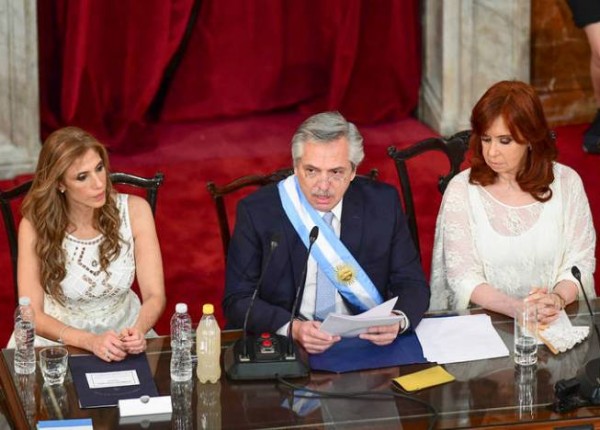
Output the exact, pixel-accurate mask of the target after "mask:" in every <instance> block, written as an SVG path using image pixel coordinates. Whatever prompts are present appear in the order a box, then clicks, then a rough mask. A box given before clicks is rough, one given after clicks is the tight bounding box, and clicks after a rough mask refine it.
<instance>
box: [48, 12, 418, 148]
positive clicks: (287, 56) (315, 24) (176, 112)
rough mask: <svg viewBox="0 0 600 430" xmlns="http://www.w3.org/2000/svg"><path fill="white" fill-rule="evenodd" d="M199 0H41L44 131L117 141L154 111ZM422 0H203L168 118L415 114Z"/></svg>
mask: <svg viewBox="0 0 600 430" xmlns="http://www.w3.org/2000/svg"><path fill="white" fill-rule="evenodd" d="M193 2H194V0H171V1H166V0H144V1H138V0H103V1H92V0H78V1H68V0H55V1H51V0H38V14H39V32H40V35H39V38H40V91H41V109H42V113H41V114H42V123H43V125H44V131H45V132H47V131H50V130H52V129H54V128H56V127H59V126H62V125H66V124H74V125H79V126H81V127H83V128H86V129H88V130H89V131H91V132H92V133H94V134H96V135H97V136H98V137H99V138H101V139H103V140H105V141H106V142H107V144H108V145H109V146H110V147H111V148H113V149H128V146H129V145H132V144H131V143H130V142H129V140H128V138H127V137H128V136H130V135H131V131H132V130H135V129H136V127H138V126H139V125H140V124H142V123H143V122H144V121H145V119H146V118H147V114H148V109H149V107H150V105H151V103H152V100H153V99H154V97H155V96H156V94H157V92H158V90H159V87H160V85H161V82H162V81H163V74H164V71H165V68H166V66H167V64H168V63H169V61H170V60H171V59H172V58H173V55H174V53H175V52H176V50H177V48H178V46H179V44H180V43H181V40H182V37H183V34H184V31H185V28H186V25H187V23H188V20H189V18H190V11H191V10H192V6H193ZM418 3H419V2H418V0H402V1H396V0H377V1H372V0H302V1H289V0H227V1H220V0H202V2H201V7H200V12H199V15H198V18H197V20H196V21H195V22H194V23H193V28H192V33H191V38H190V39H189V43H188V44H187V47H186V49H185V51H184V53H183V56H182V57H181V61H180V63H179V64H178V67H177V69H176V71H175V74H174V79H173V80H172V82H171V83H170V85H169V86H168V87H166V88H167V92H166V98H165V100H164V103H163V104H162V110H161V112H160V116H159V120H160V121H168V122H176V121H195V120H201V119H205V118H215V117H227V116H239V115H247V114H252V113H260V112H269V111H274V110H283V109H294V110H300V111H302V112H306V113H307V114H308V113H313V112H317V111H322V110H330V109H337V110H340V111H341V112H342V113H344V114H345V115H346V116H347V117H348V118H349V119H351V120H353V121H356V122H358V123H363V124H364V123H373V122H377V121H382V120H388V119H398V118H402V117H405V116H407V115H408V114H409V113H410V112H411V111H412V110H413V109H414V108H415V107H416V104H417V98H418V88H419V81H420V34H419V32H420V26H419V12H418V9H419V5H418Z"/></svg>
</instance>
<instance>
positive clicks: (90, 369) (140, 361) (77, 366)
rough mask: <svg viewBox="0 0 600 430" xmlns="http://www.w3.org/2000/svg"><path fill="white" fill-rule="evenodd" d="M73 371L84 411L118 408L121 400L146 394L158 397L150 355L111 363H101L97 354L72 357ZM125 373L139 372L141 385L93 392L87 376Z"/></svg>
mask: <svg viewBox="0 0 600 430" xmlns="http://www.w3.org/2000/svg"><path fill="white" fill-rule="evenodd" d="M69 368H70V369H71V376H72V377H73V383H74V384H75V389H76V390H77V395H78V396H79V407H81V408H82V409H85V408H102V407H109V406H117V405H118V403H119V400H120V399H133V398H139V397H141V396H143V395H146V396H150V397H155V396H158V390H157V389H156V384H155V383H154V378H153V377H152V372H151V371H150V365H149V364H148V359H147V358H146V354H138V355H128V356H127V358H125V360H123V361H113V362H110V363H107V362H106V361H102V360H100V359H99V358H98V357H96V356H95V355H76V356H71V357H69ZM121 370H135V371H136V372H137V375H138V379H139V380H140V384H139V385H130V386H126V387H111V388H94V389H91V388H90V387H89V385H88V382H87V379H86V376H85V374H86V373H95V372H117V371H121Z"/></svg>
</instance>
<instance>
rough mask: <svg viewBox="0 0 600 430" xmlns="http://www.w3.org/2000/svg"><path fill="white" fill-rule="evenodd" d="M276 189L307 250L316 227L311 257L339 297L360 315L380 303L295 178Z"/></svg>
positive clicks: (361, 270)
mask: <svg viewBox="0 0 600 430" xmlns="http://www.w3.org/2000/svg"><path fill="white" fill-rule="evenodd" d="M278 188H279V198H280V199H281V204H282V205H283V209H284V210H285V213H286V215H287V217H288V218H289V220H290V222H291V223H292V225H293V226H294V228H295V229H296V232H297V233H298V235H299V236H300V238H301V239H302V241H303V242H304V245H305V246H306V248H307V249H308V246H309V241H308V236H309V232H310V230H311V229H312V227H313V226H315V225H316V226H317V227H319V236H318V237H317V240H316V242H315V243H314V245H313V249H312V256H313V257H314V259H315V260H316V261H317V263H318V264H319V267H320V268H321V270H322V271H323V272H324V273H325V274H326V275H327V277H328V278H329V280H330V281H331V282H332V283H333V285H334V286H335V288H336V289H337V290H338V291H339V293H340V294H341V295H342V296H344V298H346V300H348V301H349V302H350V303H351V304H352V305H353V306H354V307H356V308H357V309H359V310H360V311H361V312H364V311H366V310H368V309H371V308H372V307H374V306H376V305H379V304H381V303H383V299H382V297H381V294H379V291H378V290H377V288H376V287H375V285H374V284H373V282H372V281H371V280H370V279H369V277H368V276H367V274H366V273H365V271H364V270H363V269H362V267H360V265H359V264H358V262H357V261H356V259H355V258H354V257H353V256H352V254H350V251H348V249H347V248H346V246H345V245H344V244H343V243H342V241H341V240H340V239H339V238H338V237H337V236H336V234H335V232H334V231H333V230H332V229H331V228H330V227H329V226H328V225H327V224H326V223H325V221H323V219H322V218H321V217H320V216H319V213H318V212H317V211H316V210H315V209H313V207H312V206H311V205H310V204H309V203H308V201H307V200H306V197H305V196H304V194H302V191H301V190H300V186H299V184H298V179H297V178H296V175H292V176H289V177H288V178H287V179H285V180H283V181H281V182H279V184H278Z"/></svg>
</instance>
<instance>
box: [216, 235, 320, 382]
mask: <svg viewBox="0 0 600 430" xmlns="http://www.w3.org/2000/svg"><path fill="white" fill-rule="evenodd" d="M318 234H319V229H318V227H314V228H313V229H312V230H311V232H310V236H309V242H310V245H309V248H308V253H309V254H308V255H310V249H311V248H312V244H313V243H314V241H315V240H316V239H317V236H318ZM278 242H279V238H278V237H277V236H275V235H274V236H273V238H272V239H271V249H270V251H269V255H268V256H267V259H266V263H265V267H264V269H263V272H262V273H261V275H260V277H259V279H258V282H257V283H256V289H255V290H254V293H253V294H252V298H251V299H250V304H249V305H248V309H247V311H246V316H245V318H244V326H243V327H244V328H243V330H244V331H243V334H242V338H241V339H239V340H238V341H236V342H235V343H234V344H233V346H231V347H229V348H228V349H227V350H226V351H225V356H224V357H223V364H224V368H225V373H226V374H227V376H228V377H229V378H230V379H233V380H257V379H278V378H285V377H287V378H300V377H304V376H307V375H308V365H307V364H306V361H307V360H306V358H304V357H296V356H295V355H294V348H293V345H292V347H291V354H290V353H289V351H290V348H288V347H287V346H288V342H289V341H290V340H289V337H286V336H282V335H278V334H272V333H268V332H265V333H261V334H260V335H259V336H248V335H247V324H248V320H249V319H250V318H249V316H250V312H251V310H252V307H253V306H254V301H255V299H256V296H257V295H258V292H259V289H260V287H261V285H262V283H263V278H264V276H265V272H266V270H267V266H268V264H269V262H270V260H271V256H272V255H273V251H274V250H275V248H276V247H277V246H278ZM308 255H307V257H306V260H307V261H306V263H305V265H304V269H303V272H302V278H305V277H306V270H307V269H306V266H307V264H308ZM298 297H299V293H298V291H296V299H295V301H294V305H293V308H294V310H293V312H295V309H296V307H297V302H298ZM292 315H293V313H292ZM288 335H289V332H288ZM292 343H293V342H292Z"/></svg>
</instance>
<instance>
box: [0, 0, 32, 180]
mask: <svg viewBox="0 0 600 430" xmlns="http://www.w3.org/2000/svg"><path fill="white" fill-rule="evenodd" d="M0 59H1V60H0V179H5V178H11V177H14V176H15V175H18V174H20V173H26V172H32V171H33V170H34V168H35V163H36V160H37V155H38V152H39V149H40V137H39V136H40V119H39V118H40V112H39V111H40V107H39V90H38V49H37V20H36V1H35V0H16V1H15V0H0Z"/></svg>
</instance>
